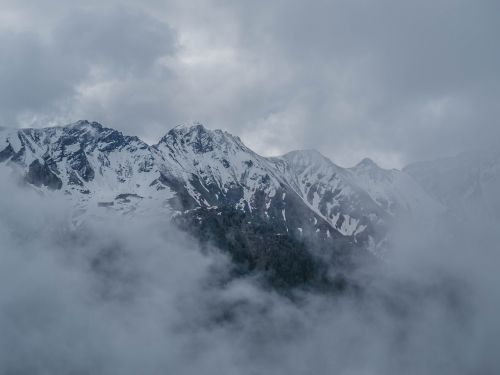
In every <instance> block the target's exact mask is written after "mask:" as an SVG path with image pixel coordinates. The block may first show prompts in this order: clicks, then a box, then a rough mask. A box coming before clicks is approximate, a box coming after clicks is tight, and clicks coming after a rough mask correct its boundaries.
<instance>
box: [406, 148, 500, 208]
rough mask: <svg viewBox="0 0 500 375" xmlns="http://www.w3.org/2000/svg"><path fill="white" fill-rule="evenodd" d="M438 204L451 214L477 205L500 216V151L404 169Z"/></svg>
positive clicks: (465, 153) (427, 162)
mask: <svg viewBox="0 0 500 375" xmlns="http://www.w3.org/2000/svg"><path fill="white" fill-rule="evenodd" d="M404 171H405V173H407V174H409V175H411V176H412V177H413V178H414V179H415V180H416V181H417V182H418V183H419V184H420V185H421V186H422V187H423V188H424V189H425V191H426V192H427V193H428V194H429V195H430V196H432V197H433V198H434V199H436V200H437V201H439V202H441V203H442V204H443V205H444V206H446V207H447V208H448V209H450V210H454V211H455V210H459V209H463V208H467V207H471V206H474V205H477V204H480V205H482V206H483V208H486V209H487V211H490V212H492V213H496V214H497V215H498V212H500V200H499V196H498V191H500V150H498V149H495V148H493V149H492V148H487V149H482V150H473V151H468V152H463V153H461V154H459V155H457V156H454V157H447V158H441V159H438V160H433V161H424V162H418V163H413V164H410V165H408V166H406V167H405V168H404Z"/></svg>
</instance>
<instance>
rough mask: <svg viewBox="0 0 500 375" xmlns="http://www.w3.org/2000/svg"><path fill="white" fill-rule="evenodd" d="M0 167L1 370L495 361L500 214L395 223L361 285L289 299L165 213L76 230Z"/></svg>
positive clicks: (386, 369) (352, 370) (332, 367)
mask: <svg viewBox="0 0 500 375" xmlns="http://www.w3.org/2000/svg"><path fill="white" fill-rule="evenodd" d="M0 177H1V178H0V190H1V192H2V194H0V212H1V215H0V373H2V374H90V373H92V374H139V373H140V374H165V373H173V374H197V373H204V374H212V373H213V374H284V373H288V374H305V373H311V374H349V375H351V374H401V373H405V374H477V373H480V374H496V373H498V372H499V370H500V363H499V361H498V358H497V357H498V355H497V348H498V347H500V325H499V324H498V316H500V295H499V294H498V290H497V288H498V285H500V284H499V282H500V274H499V273H498V270H497V267H498V264H500V263H499V261H500V254H499V251H498V243H500V234H499V233H498V231H497V230H496V228H498V224H499V223H498V218H495V216H494V215H492V214H491V213H489V212H487V211H486V210H483V209H482V208H480V207H475V208H474V209H468V210H467V215H466V216H460V215H459V214H458V213H454V214H453V216H452V217H453V218H457V219H453V220H444V219H443V220H438V221H437V222H434V223H415V222H412V223H408V224H405V223H400V225H398V226H397V227H395V228H393V232H392V235H391V238H392V242H393V246H392V250H391V251H390V252H389V253H388V254H387V255H386V258H385V259H384V261H383V262H380V263H379V264H371V265H370V266H363V267H360V268H359V269H358V270H357V271H356V273H355V274H354V277H355V278H356V279H357V282H358V284H359V285H361V286H362V289H361V292H356V293H353V292H348V293H344V294H339V295H325V294H321V293H319V292H316V291H314V290H305V289H297V290H295V291H294V292H293V293H294V296H293V297H294V298H290V296H285V295H282V294H280V293H278V292H276V291H273V290H272V289H269V288H265V287H264V286H263V285H262V283H260V282H259V279H258V277H256V276H255V275H250V276H247V277H239V278H234V277H231V262H230V261H229V259H228V258H227V257H226V256H225V255H224V254H223V253H221V252H220V251H218V250H217V249H215V248H214V249H209V250H203V251H202V250H201V249H200V247H199V245H198V243H197V242H196V241H195V240H194V239H192V238H190V237H189V236H188V235H187V234H185V233H183V232H180V231H179V230H177V229H176V228H175V227H173V226H172V225H171V224H170V222H169V220H168V218H166V217H157V216H151V218H150V219H146V218H144V217H141V218H137V217H134V216H121V215H118V214H116V215H109V216H105V215H103V216H102V217H88V218H87V219H86V220H84V221H83V222H79V224H77V225H75V217H74V215H75V213H74V211H73V210H72V209H71V207H70V206H69V204H68V203H67V202H66V201H65V200H64V197H59V198H58V197H57V196H53V197H51V196H47V195H41V194H40V193H38V192H36V191H34V190H33V189H31V188H30V187H26V186H24V185H20V184H16V183H12V182H8V181H12V180H13V179H12V178H11V176H7V175H6V174H5V171H2V175H1V176H0ZM450 215H451V214H450ZM460 218H462V219H460Z"/></svg>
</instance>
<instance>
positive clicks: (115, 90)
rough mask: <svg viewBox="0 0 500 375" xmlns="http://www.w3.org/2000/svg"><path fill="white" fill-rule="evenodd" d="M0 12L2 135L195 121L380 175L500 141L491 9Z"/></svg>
mask: <svg viewBox="0 0 500 375" xmlns="http://www.w3.org/2000/svg"><path fill="white" fill-rule="evenodd" d="M5 3H6V6H5V16H4V18H5V20H4V21H5V22H4V25H5V26H4V28H2V29H1V30H2V31H0V33H1V34H2V40H3V42H2V44H3V45H5V46H7V47H9V45H10V46H11V47H9V48H7V49H6V50H7V51H9V54H8V55H6V56H9V57H8V58H4V59H3V61H2V62H1V65H2V68H3V69H2V71H4V72H7V73H5V74H4V75H0V77H1V78H0V79H2V81H3V82H2V85H1V87H2V91H3V93H2V97H3V98H8V99H9V100H7V101H5V103H8V104H6V105H5V106H4V111H3V117H6V119H4V120H3V122H9V123H10V124H14V123H17V124H19V123H21V124H23V125H27V124H30V123H33V122H34V119H38V123H39V124H42V123H50V122H51V121H52V122H54V121H55V122H63V121H64V120H68V121H69V120H74V119H76V118H80V117H84V118H90V119H95V120H100V121H103V122H106V124H107V125H109V126H112V127H117V128H120V129H121V130H124V131H126V132H128V133H130V134H136V135H138V136H141V137H144V138H147V139H148V140H151V141H156V140H157V139H158V138H159V137H160V136H162V135H163V134H164V133H165V132H166V131H167V130H168V129H169V128H171V127H172V126H174V125H176V124H178V123H181V122H188V121H192V120H197V121H201V122H203V123H205V124H207V125H208V126H209V127H212V128H223V129H226V130H229V131H231V132H233V133H236V134H237V135H242V136H243V138H244V140H247V142H248V143H249V145H250V146H252V147H254V148H255V149H256V151H258V152H260V153H263V154H275V153H282V152H285V151H289V150H290V149H294V148H318V149H320V151H322V152H323V153H324V154H326V155H327V156H329V157H331V158H332V159H333V160H334V161H335V162H338V163H339V164H341V165H348V164H354V163H355V162H357V161H358V160H359V159H361V158H362V157H365V156H370V157H373V158H374V159H375V160H376V161H378V162H381V163H382V164H383V165H384V166H388V167H391V166H394V165H397V166H402V165H403V164H405V163H407V162H409V161H415V160H418V159H424V158H433V157H436V156H443V155H449V154H453V153H457V152H460V151H462V150H464V149H466V148H478V147H479V148H480V147H482V146H483V145H485V144H491V145H494V144H496V143H498V139H499V137H500V134H499V132H498V126H497V125H496V119H497V118H498V115H499V113H498V109H497V107H498V106H497V105H496V98H497V97H498V95H499V92H498V87H499V84H498V83H499V78H500V77H499V74H498V69H497V66H498V63H499V62H500V61H499V60H500V54H499V53H498V49H497V48H496V35H498V31H499V30H498V27H499V26H498V25H500V22H499V20H498V17H499V16H498V15H499V14H500V12H499V9H498V5H497V4H496V3H495V2H488V1H484V2H475V3H471V2H467V1H451V0H443V1H439V2H435V1H423V2H422V1H421V2H418V3H412V4H408V3H401V2H398V1H394V0H383V1H381V2H377V3H376V4H375V3H371V2H366V1H351V2H345V1H316V2H314V3H309V2H304V1H300V0H296V1H295V0H294V1H275V2H273V3H272V4H270V3H269V2H263V1H254V2H251V3H248V2H243V1H239V2H234V1H231V2H228V1H208V2H204V3H203V4H201V3H199V2H194V1H183V2H176V1H154V0H150V1H144V2H141V3H140V4H139V3H137V2H131V1H122V2H117V1H114V0H107V1H99V2H98V1H89V2H71V3H68V2H62V1H58V0H51V1H49V2H44V6H41V5H40V3H39V2H34V1H29V0H26V1H22V2H14V1H8V0H6V1H5ZM19 20H24V21H25V22H18V21H19ZM21 31H23V32H24V33H28V35H30V37H29V39H31V40H32V41H31V42H28V41H26V40H24V39H26V37H20V36H19V35H20V32H21ZM13 33H14V34H15V35H17V36H15V37H14V36H13ZM24 35H26V34H24ZM17 38H19V39H17ZM23 38H24V39H23ZM26 43H31V45H32V46H34V47H30V44H26ZM23 45H25V46H26V47H24V49H23V47H22V46H23ZM12 46H16V48H14V47H12ZM23 51H24V52H23ZM30 54H31V55H30ZM21 61H22V63H20V62H21ZM30 72H31V73H30ZM29 74H31V78H30V80H31V81H32V82H33V83H35V85H29V83H27V82H28V80H27V79H23V77H30V75H29ZM9 87H12V90H10V89H9ZM27 87H31V88H32V89H31V90H29V89H28V88H27ZM45 91H46V92H47V95H46V96H43V95H42V94H41V93H43V92H45ZM10 92H12V95H11V94H10ZM16 92H19V94H17V95H16V94H15V93H16ZM6 113H7V114H6Z"/></svg>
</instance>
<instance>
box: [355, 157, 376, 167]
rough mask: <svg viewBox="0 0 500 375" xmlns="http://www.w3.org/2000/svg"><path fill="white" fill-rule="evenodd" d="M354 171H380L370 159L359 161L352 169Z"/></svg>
mask: <svg viewBox="0 0 500 375" xmlns="http://www.w3.org/2000/svg"><path fill="white" fill-rule="evenodd" d="M354 168H355V169H361V168H363V169H374V168H375V169H380V167H379V166H378V164H377V163H375V162H374V161H373V160H372V159H370V158H364V159H363V160H361V161H360V162H359V163H358V164H356V166H355V167H354Z"/></svg>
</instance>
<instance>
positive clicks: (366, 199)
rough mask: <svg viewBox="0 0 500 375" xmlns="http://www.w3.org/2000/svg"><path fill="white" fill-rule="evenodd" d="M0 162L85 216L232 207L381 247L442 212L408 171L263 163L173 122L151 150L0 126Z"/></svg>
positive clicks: (213, 211) (90, 127) (83, 131)
mask: <svg viewBox="0 0 500 375" xmlns="http://www.w3.org/2000/svg"><path fill="white" fill-rule="evenodd" d="M0 162H3V163H5V164H7V165H9V166H12V167H13V168H14V169H15V170H17V171H18V172H19V173H20V174H21V175H22V176H23V178H24V179H25V180H26V181H27V182H28V183H30V184H32V185H33V186H35V187H36V188H37V189H40V190H43V191H45V192H47V193H51V194H58V193H60V192H61V193H63V194H65V195H67V196H68V197H69V199H71V200H73V201H74V202H75V205H77V206H78V207H79V208H80V209H81V211H82V212H84V211H85V212H98V211H99V210H101V211H103V210H118V211H126V212H130V211H135V212H141V211H142V212H148V211H149V210H152V209H154V210H157V211H158V210H163V211H164V212H165V214H166V215H178V214H183V215H185V214H188V213H190V214H191V215H200V214H199V212H201V211H200V210H204V211H203V212H204V215H205V217H206V215H222V212H223V211H224V212H226V211H227V210H228V209H230V210H233V211H238V212H242V213H244V214H245V215H246V217H247V219H248V221H249V222H252V221H254V222H257V221H258V222H259V223H267V224H268V225H270V226H271V227H272V228H273V231H274V233H276V234H280V235H288V236H292V237H294V238H299V239H300V238H302V237H308V238H309V237H314V238H317V239H323V240H325V241H335V240H336V239H337V240H338V239H340V238H343V239H347V241H351V242H352V243H358V244H362V243H370V242H371V243H372V244H373V243H379V242H381V241H383V239H384V236H385V231H386V229H387V227H388V226H389V225H390V223H391V221H392V220H394V218H396V217H398V216H399V215H410V216H411V215H413V216H415V217H416V218H422V217H425V216H433V215H436V214H438V213H439V212H440V210H441V207H442V206H441V205H440V204H439V203H437V202H436V200H435V199H433V198H431V197H430V196H429V194H427V193H426V192H424V190H423V189H422V188H420V186H419V185H418V184H417V183H416V182H415V180H414V179H413V178H412V177H411V176H410V175H408V174H406V173H404V172H401V171H398V170H385V169H382V168H380V167H378V166H377V165H376V164H375V163H374V162H373V161H371V160H369V159H365V160H363V161H362V162H361V163H359V164H358V165H357V166H355V167H353V168H341V167H339V166H337V165H335V164H334V163H333V162H331V161H330V160H329V159H327V158H326V157H324V156H323V155H321V154H320V153H319V152H317V151H293V152H290V153H288V154H286V155H283V156H281V157H273V158H265V157H262V156H260V155H258V154H256V153H255V152H253V151H252V150H250V149H249V148H248V147H246V146H245V145H244V144H243V142H242V141H241V140H240V139H239V138H238V137H235V136H233V135H231V134H229V133H227V132H224V131H221V130H213V131H212V130H208V129H206V128H205V127H203V126H202V125H201V124H194V125H192V126H178V127H176V128H174V129H172V130H170V131H169V132H168V133H167V134H166V135H165V136H164V137H163V138H161V140H160V141H159V142H158V143H157V144H155V145H152V146H150V145H148V144H146V143H144V142H143V141H141V140H140V139H139V138H137V137H133V136H126V135H123V134H122V133H120V132H119V131H116V130H113V129H110V128H106V127H103V126H102V125H100V124H98V123H95V122H88V121H78V122H76V123H73V124H70V125H67V126H63V127H51V128H43V129H16V130H14V129H3V130H0ZM225 210H226V211H225ZM267 224H266V225H267Z"/></svg>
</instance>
